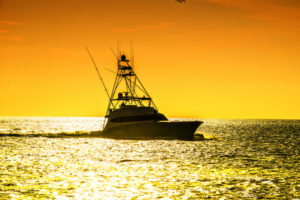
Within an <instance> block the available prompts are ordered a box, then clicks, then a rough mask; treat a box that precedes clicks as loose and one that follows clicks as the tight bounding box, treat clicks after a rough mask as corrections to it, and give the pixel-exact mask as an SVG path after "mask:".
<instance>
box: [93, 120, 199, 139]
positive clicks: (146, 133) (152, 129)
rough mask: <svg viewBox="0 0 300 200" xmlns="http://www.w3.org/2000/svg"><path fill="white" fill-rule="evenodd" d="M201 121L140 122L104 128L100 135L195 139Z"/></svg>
mask: <svg viewBox="0 0 300 200" xmlns="http://www.w3.org/2000/svg"><path fill="white" fill-rule="evenodd" d="M200 124H202V122H200V121H183V122H170V121H159V122H140V123H132V124H121V123H120V125H119V126H113V127H110V128H104V130H103V131H102V132H101V134H99V136H100V137H106V138H115V139H180V140H193V139H194V134H195V131H196V130H197V128H198V127H199V125H200Z"/></svg>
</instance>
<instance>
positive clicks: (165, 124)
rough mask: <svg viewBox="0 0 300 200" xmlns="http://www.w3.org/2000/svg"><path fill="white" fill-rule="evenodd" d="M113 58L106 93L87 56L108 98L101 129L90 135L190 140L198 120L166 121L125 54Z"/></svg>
mask: <svg viewBox="0 0 300 200" xmlns="http://www.w3.org/2000/svg"><path fill="white" fill-rule="evenodd" d="M89 54H90V53H89ZM90 56H91V55H90ZM116 57H117V63H118V70H117V72H116V73H115V74H116V78H115V81H114V85H113V89H112V92H111V94H110V95H109V94H108V90H107V89H106V87H105V84H104V82H103V79H102V78H101V75H100V73H99V70H98V68H97V66H96V64H95V62H94V60H93V58H92V57H91V59H92V61H93V62H94V65H95V68H96V70H97V72H98V75H99V77H100V79H101V81H102V84H103V86H104V87H105V90H106V93H107V95H108V98H109V103H108V107H107V111H106V115H105V123H104V125H103V131H101V132H100V131H98V132H92V134H93V135H97V136H99V137H107V138H116V139H181V140H193V139H194V134H195V131H196V130H197V128H198V126H199V125H200V124H202V122H201V121H169V120H168V119H167V118H166V117H165V115H163V114H162V113H159V112H158V109H157V107H156V105H155V104H154V102H153V100H152V98H151V97H150V95H149V93H148V92H147V91H146V89H145V87H144V86H143V84H142V83H141V81H140V80H139V78H138V77H137V75H136V73H135V72H134V70H133V67H132V66H131V63H130V61H129V60H128V59H127V58H126V56H125V55H124V54H122V55H121V54H119V56H116Z"/></svg>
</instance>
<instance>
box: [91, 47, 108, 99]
mask: <svg viewBox="0 0 300 200" xmlns="http://www.w3.org/2000/svg"><path fill="white" fill-rule="evenodd" d="M85 48H86V51H87V52H88V54H89V56H90V58H91V60H92V62H93V64H94V67H95V69H96V71H97V73H98V76H99V78H100V80H101V82H102V85H103V87H104V89H105V92H106V94H107V96H108V98H109V100H110V102H112V101H111V98H110V96H109V94H108V91H107V88H106V86H105V84H104V81H103V79H102V77H101V75H100V72H99V70H98V67H97V65H96V63H95V61H94V59H93V57H92V54H91V53H90V51H89V49H88V48H87V47H85Z"/></svg>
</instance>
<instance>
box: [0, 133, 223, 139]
mask: <svg viewBox="0 0 300 200" xmlns="http://www.w3.org/2000/svg"><path fill="white" fill-rule="evenodd" d="M101 134H102V131H92V132H78V131H77V132H72V133H66V132H61V133H33V134H22V133H0V137H22V138H24V137H25V138H36V137H45V138H107V139H117V140H118V139H122V140H123V139H126V140H137V138H136V137H134V138H110V137H106V136H103V135H101ZM212 139H216V138H213V137H210V136H207V135H204V134H203V133H196V134H195V137H194V141H199V140H212ZM138 140H176V139H174V138H171V137H170V138H168V137H163V138H162V137H157V138H153V137H151V138H145V137H141V138H138ZM216 140H217V139H216Z"/></svg>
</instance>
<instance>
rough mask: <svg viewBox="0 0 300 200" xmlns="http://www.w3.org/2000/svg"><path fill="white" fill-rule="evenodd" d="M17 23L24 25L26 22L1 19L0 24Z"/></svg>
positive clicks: (17, 24) (16, 24)
mask: <svg viewBox="0 0 300 200" xmlns="http://www.w3.org/2000/svg"><path fill="white" fill-rule="evenodd" d="M1 24H3V25H15V26H24V25H26V23H24V22H16V21H7V20H0V25H1Z"/></svg>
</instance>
